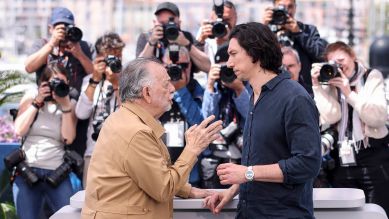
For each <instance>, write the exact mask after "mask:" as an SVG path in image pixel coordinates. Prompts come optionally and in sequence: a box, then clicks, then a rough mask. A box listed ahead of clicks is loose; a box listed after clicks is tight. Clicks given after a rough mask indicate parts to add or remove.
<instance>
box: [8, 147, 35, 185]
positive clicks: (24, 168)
mask: <svg viewBox="0 0 389 219" xmlns="http://www.w3.org/2000/svg"><path fill="white" fill-rule="evenodd" d="M25 159H26V154H25V153H24V151H23V150H22V149H17V150H14V151H12V152H11V153H9V154H8V155H7V156H6V157H5V158H4V164H5V166H6V167H7V169H8V170H9V171H11V172H12V171H13V170H14V169H16V172H17V173H19V174H20V175H21V176H22V177H23V179H24V181H25V182H26V183H27V184H28V185H29V186H32V185H34V184H35V183H37V182H38V180H39V178H38V176H37V175H36V174H35V173H34V171H32V169H31V168H30V167H29V166H28V165H27V164H26V162H25Z"/></svg>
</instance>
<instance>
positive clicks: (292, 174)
mask: <svg viewBox="0 0 389 219" xmlns="http://www.w3.org/2000/svg"><path fill="white" fill-rule="evenodd" d="M308 98H309V97H307V96H296V97H295V98H294V99H293V100H291V101H290V102H289V103H288V105H287V108H286V113H285V130H286V135H287V141H288V145H290V151H291V157H290V158H288V159H284V160H280V161H279V162H278V164H279V166H280V168H281V170H282V173H283V175H284V183H285V184H299V183H305V182H306V181H307V180H309V179H312V178H314V177H316V176H317V174H318V173H319V170H320V165H321V150H320V147H321V137H320V131H319V124H318V121H319V116H318V111H317V109H316V107H315V105H314V103H313V101H312V100H309V99H308Z"/></svg>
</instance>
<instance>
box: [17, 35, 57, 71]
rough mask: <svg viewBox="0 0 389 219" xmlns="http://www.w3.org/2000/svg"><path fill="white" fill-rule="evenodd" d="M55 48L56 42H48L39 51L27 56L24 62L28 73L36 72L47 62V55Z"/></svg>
mask: <svg viewBox="0 0 389 219" xmlns="http://www.w3.org/2000/svg"><path fill="white" fill-rule="evenodd" d="M53 48H54V44H53V43H51V42H48V43H46V44H44V45H43V46H42V47H41V48H40V49H39V50H38V51H36V52H35V53H33V54H31V55H30V56H28V57H27V59H26V61H25V62H24V65H25V69H26V72H27V73H34V72H36V71H37V70H38V69H39V68H41V67H42V66H43V65H45V64H46V63H47V57H48V55H49V54H50V53H51V51H52V50H53Z"/></svg>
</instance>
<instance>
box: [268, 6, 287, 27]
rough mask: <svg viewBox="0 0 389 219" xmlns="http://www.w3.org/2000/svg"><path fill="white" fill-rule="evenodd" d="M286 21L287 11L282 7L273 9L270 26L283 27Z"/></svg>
mask: <svg viewBox="0 0 389 219" xmlns="http://www.w3.org/2000/svg"><path fill="white" fill-rule="evenodd" d="M287 20H288V11H287V10H286V8H285V6H284V5H278V6H277V7H275V8H273V16H272V20H271V21H270V23H271V24H274V25H284V24H286V21H287Z"/></svg>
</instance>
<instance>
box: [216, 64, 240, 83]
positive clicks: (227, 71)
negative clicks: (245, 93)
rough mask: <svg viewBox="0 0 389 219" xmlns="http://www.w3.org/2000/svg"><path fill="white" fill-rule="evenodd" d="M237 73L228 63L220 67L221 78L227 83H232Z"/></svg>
mask: <svg viewBox="0 0 389 219" xmlns="http://www.w3.org/2000/svg"><path fill="white" fill-rule="evenodd" d="M236 78H237V77H236V75H235V73H234V70H233V69H232V68H229V67H228V66H227V65H226V64H222V65H221V67H220V80H221V81H223V82H225V83H232V82H233V81H234V80H235V79H236Z"/></svg>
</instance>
